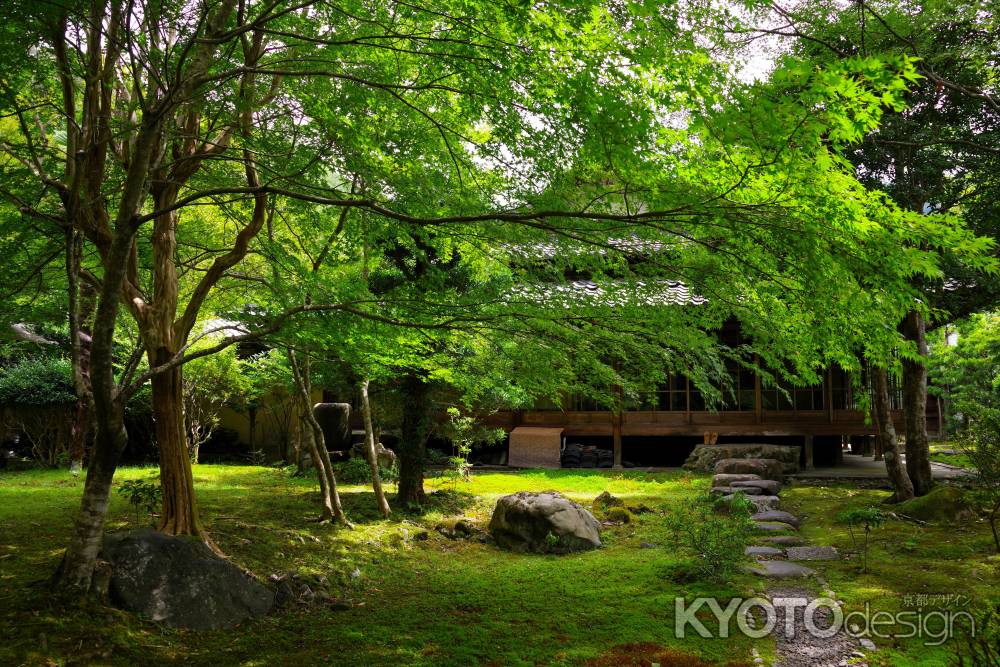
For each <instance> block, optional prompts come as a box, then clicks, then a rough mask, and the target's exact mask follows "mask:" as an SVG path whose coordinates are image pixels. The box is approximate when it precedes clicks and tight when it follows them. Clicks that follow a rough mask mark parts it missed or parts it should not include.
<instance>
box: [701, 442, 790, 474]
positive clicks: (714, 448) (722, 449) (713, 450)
mask: <svg viewBox="0 0 1000 667" xmlns="http://www.w3.org/2000/svg"><path fill="white" fill-rule="evenodd" d="M801 453H802V448H801V447H795V446H789V445H763V444H734V445H696V446H695V448H694V451H693V452H691V454H690V455H689V456H688V458H687V461H685V462H684V467H685V468H686V469H688V470H696V471H698V472H712V471H715V472H718V471H717V470H715V464H716V462H717V461H720V460H722V459H775V460H776V461H781V469H782V472H784V473H785V474H791V473H793V472H797V471H798V469H799V456H800V455H801Z"/></svg>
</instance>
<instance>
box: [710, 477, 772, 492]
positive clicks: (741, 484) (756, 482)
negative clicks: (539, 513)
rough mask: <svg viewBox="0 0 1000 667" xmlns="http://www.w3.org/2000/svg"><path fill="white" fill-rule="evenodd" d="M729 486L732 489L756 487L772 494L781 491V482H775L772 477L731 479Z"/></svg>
mask: <svg viewBox="0 0 1000 667" xmlns="http://www.w3.org/2000/svg"><path fill="white" fill-rule="evenodd" d="M716 477H718V475H716ZM729 486H731V487H733V488H734V489H743V488H757V489H760V490H761V491H763V492H764V493H767V494H770V495H772V496H776V495H778V494H779V493H781V482H776V481H774V480H773V479H747V480H733V481H732V482H730V483H729Z"/></svg>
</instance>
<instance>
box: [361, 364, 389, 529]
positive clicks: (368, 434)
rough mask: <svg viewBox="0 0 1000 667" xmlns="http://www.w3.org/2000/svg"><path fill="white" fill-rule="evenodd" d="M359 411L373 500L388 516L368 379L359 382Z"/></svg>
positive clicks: (387, 504) (387, 502)
mask: <svg viewBox="0 0 1000 667" xmlns="http://www.w3.org/2000/svg"><path fill="white" fill-rule="evenodd" d="M361 413H362V415H363V416H364V420H365V456H366V457H367V458H368V467H369V468H371V471H372V489H373V490H374V491H375V502H376V503H377V504H378V510H379V511H380V512H381V513H382V516H384V517H385V518H387V519H388V518H389V515H390V514H391V513H392V510H391V509H390V508H389V501H388V500H386V499H385V493H384V492H383V491H382V477H381V476H380V475H379V471H378V455H377V454H376V453H375V429H374V428H372V406H371V402H370V401H369V400H368V380H365V381H364V382H362V383H361Z"/></svg>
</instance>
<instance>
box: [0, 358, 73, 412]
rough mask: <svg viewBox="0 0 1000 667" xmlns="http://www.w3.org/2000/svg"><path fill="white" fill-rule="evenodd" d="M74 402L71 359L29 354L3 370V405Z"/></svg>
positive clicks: (0, 375)
mask: <svg viewBox="0 0 1000 667" xmlns="http://www.w3.org/2000/svg"><path fill="white" fill-rule="evenodd" d="M75 401H76V391H75V390H74V388H73V367H72V365H71V364H70V362H69V360H68V359H63V358H59V357H28V358H25V359H21V360H20V361H18V362H17V363H15V364H14V365H12V366H8V367H6V368H4V369H3V370H0V404H3V405H19V406H44V405H63V404H66V403H73V402H75Z"/></svg>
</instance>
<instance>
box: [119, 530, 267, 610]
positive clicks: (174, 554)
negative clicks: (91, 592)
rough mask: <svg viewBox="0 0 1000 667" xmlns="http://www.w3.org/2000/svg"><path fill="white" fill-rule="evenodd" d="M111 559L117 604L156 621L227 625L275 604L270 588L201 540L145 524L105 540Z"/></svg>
mask: <svg viewBox="0 0 1000 667" xmlns="http://www.w3.org/2000/svg"><path fill="white" fill-rule="evenodd" d="M101 557H102V558H103V559H104V560H106V561H108V562H110V564H111V581H110V585H109V589H108V594H109V596H110V598H111V601H112V602H113V603H114V604H116V605H117V606H119V607H121V608H122V609H126V610H128V611H133V612H137V613H140V614H142V615H144V616H146V617H148V618H150V619H152V620H154V621H156V622H158V623H163V624H164V625H170V626H175V627H182V628H194V629H198V630H207V629H215V628H232V627H234V626H236V625H239V624H240V623H241V622H243V621H245V620H247V619H248V618H253V617H255V616H262V615H264V614H266V613H268V612H269V611H271V608H272V607H273V606H274V593H273V592H272V591H271V590H270V589H268V588H266V587H265V586H263V585H261V584H259V583H258V582H256V581H254V580H253V579H252V578H250V577H249V576H247V575H246V574H245V573H244V572H243V571H242V570H240V569H239V568H238V567H237V566H236V565H234V564H232V563H231V562H229V561H228V560H225V559H224V558H220V557H219V556H217V555H216V554H214V553H213V552H212V550H211V549H209V548H208V547H207V546H205V543H204V542H201V541H200V540H196V539H191V538H184V537H173V536H170V535H164V534H163V533H159V532H157V531H155V530H150V529H145V530H138V531H135V532H131V533H117V534H114V535H110V536H108V537H107V538H106V539H105V541H104V549H103V551H102V554H101Z"/></svg>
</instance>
